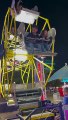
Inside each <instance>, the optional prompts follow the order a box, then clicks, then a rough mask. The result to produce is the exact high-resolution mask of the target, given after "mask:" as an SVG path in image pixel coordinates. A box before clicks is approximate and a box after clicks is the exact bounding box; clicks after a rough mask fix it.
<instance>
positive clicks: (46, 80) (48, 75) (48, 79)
mask: <svg viewBox="0 0 68 120" xmlns="http://www.w3.org/2000/svg"><path fill="white" fill-rule="evenodd" d="M52 71H53V70H50V73H49V75H48V77H47V80H46V82H45V88H46V85H47V83H48V80H49V78H50V76H51V73H52Z"/></svg>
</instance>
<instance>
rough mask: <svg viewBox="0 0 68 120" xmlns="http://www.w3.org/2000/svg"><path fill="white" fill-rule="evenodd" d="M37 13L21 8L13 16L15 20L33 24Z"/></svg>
mask: <svg viewBox="0 0 68 120" xmlns="http://www.w3.org/2000/svg"><path fill="white" fill-rule="evenodd" d="M38 16H39V14H37V13H32V12H29V11H25V10H21V12H20V14H17V15H16V16H15V20H16V21H19V22H24V23H29V24H33V23H34V21H35V20H36V19H37V18H38Z"/></svg>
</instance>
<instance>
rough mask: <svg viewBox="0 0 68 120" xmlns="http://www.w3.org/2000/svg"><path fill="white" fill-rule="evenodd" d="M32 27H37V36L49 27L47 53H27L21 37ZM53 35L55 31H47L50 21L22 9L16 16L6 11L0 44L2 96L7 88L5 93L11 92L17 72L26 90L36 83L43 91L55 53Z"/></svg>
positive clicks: (12, 12) (9, 9) (9, 10)
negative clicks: (38, 31) (49, 43)
mask: <svg viewBox="0 0 68 120" xmlns="http://www.w3.org/2000/svg"><path fill="white" fill-rule="evenodd" d="M17 23H20V25H19V27H18V28H16V24H17ZM33 24H36V25H37V26H40V27H39V29H40V33H42V32H43V30H44V29H45V28H46V27H48V29H49V31H48V35H49V37H52V44H51V50H50V51H47V52H46V51H44V52H42V51H39V50H38V49H37V50H36V51H35V52H34V53H30V52H29V51H28V49H27V48H28V46H27V45H26V44H25V39H24V35H25V33H28V32H31V31H32V25H33ZM20 33H22V35H23V37H20ZM55 35H56V31H55V29H54V28H51V27H50V24H49V20H48V19H47V18H44V17H42V16H40V15H39V12H36V11H34V10H29V9H26V8H22V9H21V10H20V13H18V14H17V13H16V12H14V10H13V9H11V8H8V11H7V13H6V16H5V20H4V26H3V31H2V40H1V45H2V48H3V54H2V55H1V81H0V82H1V83H0V84H1V93H2V95H3V96H5V94H6V85H7V89H8V92H10V91H11V88H12V84H13V81H14V74H15V73H16V72H17V73H18V71H19V72H20V79H21V80H22V83H23V84H26V86H27V88H28V84H29V83H31V87H32V88H33V87H34V86H35V85H34V84H35V83H39V84H40V86H41V87H43V86H44V87H46V85H47V83H48V80H49V78H50V75H51V73H52V71H53V69H54V56H55V55H56V53H55V52H54V44H55ZM28 42H29V41H28ZM48 61H49V62H50V63H49V62H48ZM47 71H48V72H47ZM17 73H16V74H17ZM15 82H16V81H15ZM43 83H44V85H43Z"/></svg>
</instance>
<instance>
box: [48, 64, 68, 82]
mask: <svg viewBox="0 0 68 120" xmlns="http://www.w3.org/2000/svg"><path fill="white" fill-rule="evenodd" d="M57 79H61V80H62V79H68V65H67V63H65V66H64V67H62V68H61V69H59V70H58V71H56V72H55V73H54V74H53V75H52V76H51V77H50V79H49V82H51V81H53V80H57Z"/></svg>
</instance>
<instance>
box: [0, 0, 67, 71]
mask: <svg viewBox="0 0 68 120" xmlns="http://www.w3.org/2000/svg"><path fill="white" fill-rule="evenodd" d="M11 1H12V0H0V38H1V31H2V27H3V21H4V17H5V14H6V11H7V9H8V7H10V5H11ZM16 1H17V0H16ZM22 1H23V7H26V8H29V9H31V8H33V7H34V6H35V5H37V6H38V8H39V12H40V14H41V16H44V17H46V18H48V19H49V21H50V24H51V27H55V28H56V31H57V35H56V43H55V51H56V52H57V53H58V55H57V56H56V57H55V63H56V66H55V69H56V70H57V69H59V68H61V67H63V66H64V64H65V63H66V62H68V53H67V52H68V5H67V2H66V0H47V1H46V0H22Z"/></svg>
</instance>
